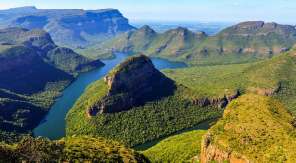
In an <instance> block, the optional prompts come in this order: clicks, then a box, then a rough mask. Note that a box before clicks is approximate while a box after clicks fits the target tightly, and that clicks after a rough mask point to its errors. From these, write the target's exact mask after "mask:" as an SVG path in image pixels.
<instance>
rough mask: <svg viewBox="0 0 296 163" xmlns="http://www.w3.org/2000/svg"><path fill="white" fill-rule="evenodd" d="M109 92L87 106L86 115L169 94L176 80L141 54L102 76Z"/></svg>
mask: <svg viewBox="0 0 296 163" xmlns="http://www.w3.org/2000/svg"><path fill="white" fill-rule="evenodd" d="M104 81H105V83H106V84H107V85H108V88H109V89H108V93H107V94H106V95H105V97H103V99H102V100H100V101H99V102H98V103H97V104H95V105H94V106H92V107H91V108H89V109H88V115H90V116H95V115H96V114H97V113H114V112H121V111H125V110H129V109H131V108H132V107H135V106H140V105H143V104H145V103H146V102H149V101H154V100H157V99H160V98H163V97H166V96H169V95H171V94H172V93H173V92H174V90H175V88H176V86H175V83H174V82H173V81H172V80H171V79H169V78H167V77H166V76H164V75H163V74H162V73H161V72H159V71H158V70H157V69H156V68H155V67H154V65H153V63H152V61H151V60H150V59H149V58H148V57H146V56H144V55H140V56H136V57H131V58H129V59H127V60H126V61H125V62H123V63H121V64H120V65H119V66H117V67H116V68H115V69H113V70H112V71H111V72H110V73H109V74H108V75H107V76H106V77H105V78H104Z"/></svg>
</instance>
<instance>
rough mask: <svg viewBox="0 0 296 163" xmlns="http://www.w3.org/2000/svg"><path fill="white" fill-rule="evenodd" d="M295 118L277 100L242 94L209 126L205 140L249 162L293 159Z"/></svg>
mask: <svg viewBox="0 0 296 163" xmlns="http://www.w3.org/2000/svg"><path fill="white" fill-rule="evenodd" d="M294 121H295V118H293V116H292V115H291V114H290V113H289V112H288V111H287V110H286V108H285V107H284V105H283V104H281V103H280V102H279V101H277V100H274V99H272V98H270V97H264V96H259V95H253V94H249V95H244V96H242V97H240V98H239V99H237V100H235V101H233V102H231V103H230V105H229V106H228V107H227V108H226V110H225V112H224V116H223V118H222V119H221V120H219V121H218V122H217V123H216V124H215V125H214V126H213V127H212V128H211V129H210V130H209V138H208V141H209V142H210V143H209V144H210V145H212V146H215V147H216V148H218V149H220V150H222V151H225V152H229V153H231V154H232V155H234V156H235V157H241V158H244V159H247V160H250V161H251V162H295V161H296V160H295V154H296V153H295V152H296V151H295V148H296V129H295V127H293V125H292V123H293V122H294ZM209 144H207V145H206V146H209ZM208 150H210V149H208ZM204 154H206V153H204ZM224 159H227V158H224ZM228 159H229V158H228Z"/></svg>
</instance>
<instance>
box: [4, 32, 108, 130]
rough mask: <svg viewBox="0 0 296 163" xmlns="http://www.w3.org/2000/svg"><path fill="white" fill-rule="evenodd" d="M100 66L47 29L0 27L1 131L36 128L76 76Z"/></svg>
mask: <svg viewBox="0 0 296 163" xmlns="http://www.w3.org/2000/svg"><path fill="white" fill-rule="evenodd" d="M100 66H103V63H102V62H101V61H100V60H90V59H87V58H85V57H83V56H81V55H79V54H77V53H75V52H73V51H72V50H71V49H67V48H62V47H59V46H57V45H55V43H54V42H53V41H52V39H51V37H50V35H49V34H48V33H47V32H45V31H43V30H28V29H23V28H7V29H2V30H0V110H1V112H0V119H1V122H0V131H1V130H4V131H20V132H25V131H27V130H30V129H32V128H33V127H35V126H36V125H37V124H38V123H39V122H40V120H41V119H42V118H43V116H44V114H45V113H46V112H47V110H48V108H49V106H50V104H51V103H52V102H53V100H54V98H55V97H57V96H58V95H59V91H61V90H62V89H63V88H64V87H65V86H66V85H67V84H69V83H70V82H71V81H72V80H73V79H74V78H75V76H76V75H78V74H79V73H80V72H85V71H88V70H91V69H94V68H96V67H100Z"/></svg>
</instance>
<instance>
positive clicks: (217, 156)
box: [200, 133, 250, 163]
mask: <svg viewBox="0 0 296 163" xmlns="http://www.w3.org/2000/svg"><path fill="white" fill-rule="evenodd" d="M213 160H214V161H217V162H225V161H227V162H229V163H250V161H249V160H247V159H246V158H245V157H244V156H238V155H237V154H234V153H232V152H231V151H225V150H221V149H219V148H218V147H217V146H215V145H213V144H212V143H211V135H210V134H209V133H208V134H206V135H204V137H203V140H202V143H201V154H200V162H201V163H208V162H211V161H213Z"/></svg>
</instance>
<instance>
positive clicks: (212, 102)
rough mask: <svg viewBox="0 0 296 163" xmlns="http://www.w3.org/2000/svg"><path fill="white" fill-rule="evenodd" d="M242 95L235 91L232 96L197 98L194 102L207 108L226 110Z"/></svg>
mask: <svg viewBox="0 0 296 163" xmlns="http://www.w3.org/2000/svg"><path fill="white" fill-rule="evenodd" d="M240 95H241V93H240V92H239V90H237V91H235V93H234V94H232V95H224V97H221V98H207V97H205V98H197V99H194V100H193V101H192V102H193V103H194V104H195V105H198V106H201V107H205V106H215V107H218V108H225V107H226V106H227V104H229V103H230V102H231V101H232V100H234V99H236V98H238V97H239V96H240Z"/></svg>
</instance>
